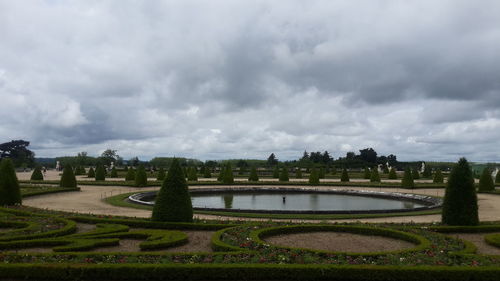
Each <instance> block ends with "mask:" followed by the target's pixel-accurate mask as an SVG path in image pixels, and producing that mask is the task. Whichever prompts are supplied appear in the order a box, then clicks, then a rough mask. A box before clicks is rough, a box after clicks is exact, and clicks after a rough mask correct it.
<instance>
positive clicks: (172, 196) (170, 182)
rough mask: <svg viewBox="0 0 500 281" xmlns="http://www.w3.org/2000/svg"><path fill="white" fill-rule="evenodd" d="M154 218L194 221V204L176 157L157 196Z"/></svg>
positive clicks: (155, 219) (169, 220)
mask: <svg viewBox="0 0 500 281" xmlns="http://www.w3.org/2000/svg"><path fill="white" fill-rule="evenodd" d="M151 218H152V220H154V221H167V222H192V221H193V206H192V204H191V196H190V195H189V191H188V186H187V183H186V179H185V178H184V172H183V171H182V168H181V166H180V165H179V161H178V160H177V159H174V160H173V161H172V165H171V166H170V169H168V174H167V177H166V178H165V180H164V181H163V184H162V186H161V188H160V191H159V192H158V195H157V196H156V201H155V205H154V207H153V213H152V217H151Z"/></svg>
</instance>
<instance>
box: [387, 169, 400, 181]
mask: <svg viewBox="0 0 500 281" xmlns="http://www.w3.org/2000/svg"><path fill="white" fill-rule="evenodd" d="M387 177H388V178H389V179H390V180H396V179H398V174H396V169H394V168H391V170H389V175H388V176H387Z"/></svg>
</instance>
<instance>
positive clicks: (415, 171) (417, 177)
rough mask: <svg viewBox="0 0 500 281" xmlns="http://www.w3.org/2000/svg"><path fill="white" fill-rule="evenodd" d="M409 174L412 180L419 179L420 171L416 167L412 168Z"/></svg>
mask: <svg viewBox="0 0 500 281" xmlns="http://www.w3.org/2000/svg"><path fill="white" fill-rule="evenodd" d="M411 176H412V177H413V179H414V180H418V179H420V173H419V172H418V169H417V168H413V170H412V174H411Z"/></svg>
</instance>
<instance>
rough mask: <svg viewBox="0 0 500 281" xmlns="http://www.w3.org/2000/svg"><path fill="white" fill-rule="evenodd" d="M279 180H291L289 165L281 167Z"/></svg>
mask: <svg viewBox="0 0 500 281" xmlns="http://www.w3.org/2000/svg"><path fill="white" fill-rule="evenodd" d="M279 181H290V178H289V177H288V168H287V167H283V169H281V173H280V179H279Z"/></svg>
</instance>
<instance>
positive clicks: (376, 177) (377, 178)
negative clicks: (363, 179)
mask: <svg viewBox="0 0 500 281" xmlns="http://www.w3.org/2000/svg"><path fill="white" fill-rule="evenodd" d="M370 182H380V175H379V174H378V169H377V168H373V169H372V173H371V175H370Z"/></svg>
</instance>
